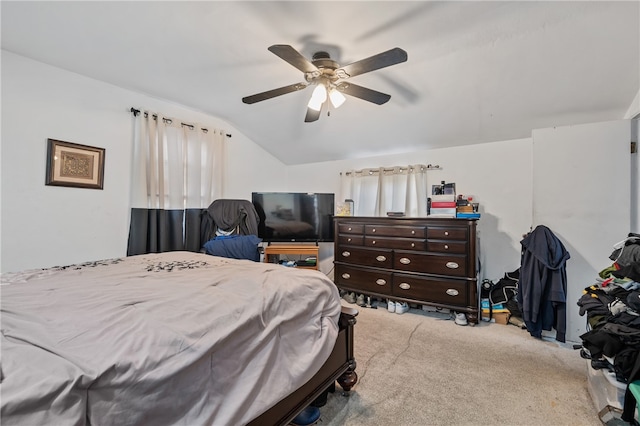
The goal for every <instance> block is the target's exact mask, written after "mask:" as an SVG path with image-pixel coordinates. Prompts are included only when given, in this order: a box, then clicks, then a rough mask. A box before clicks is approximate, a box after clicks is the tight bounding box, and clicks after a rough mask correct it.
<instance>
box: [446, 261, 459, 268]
mask: <svg viewBox="0 0 640 426" xmlns="http://www.w3.org/2000/svg"><path fill="white" fill-rule="evenodd" d="M446 266H447V268H449V269H458V268H459V267H460V265H458V264H457V263H456V262H447V265H446Z"/></svg>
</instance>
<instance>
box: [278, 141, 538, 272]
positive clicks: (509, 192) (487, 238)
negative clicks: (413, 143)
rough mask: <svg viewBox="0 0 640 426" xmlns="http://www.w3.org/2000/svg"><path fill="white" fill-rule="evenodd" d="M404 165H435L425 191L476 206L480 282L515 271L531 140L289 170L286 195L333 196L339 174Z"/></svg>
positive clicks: (527, 219)
mask: <svg viewBox="0 0 640 426" xmlns="http://www.w3.org/2000/svg"><path fill="white" fill-rule="evenodd" d="M407 164H433V165H436V164H437V165H439V166H440V167H442V170H433V171H429V172H428V175H427V180H428V183H427V185H428V187H430V186H431V184H435V183H439V182H440V181H441V180H445V181H447V182H455V183H456V191H457V192H458V193H459V194H465V195H473V196H474V197H475V199H476V200H477V201H478V202H479V203H480V212H481V214H482V218H481V220H480V221H479V222H478V230H479V235H480V239H481V247H484V248H485V249H483V250H481V262H482V271H481V276H482V277H486V278H490V279H493V280H496V279H498V278H500V277H502V276H503V275H504V273H505V272H507V271H513V270H515V269H517V268H518V266H519V264H520V240H521V239H522V235H523V234H525V233H526V232H528V231H529V228H530V226H531V184H532V181H531V177H532V169H531V168H532V164H531V139H518V140H511V141H504V142H492V143H486V144H480V145H471V146H465V147H456V148H449V149H437V150H424V151H418V152H413V153H410V154H397V155H390V156H383V157H369V158H365V159H358V160H345V161H335V162H326V163H314V164H305V165H300V166H292V167H289V169H288V173H289V175H288V178H287V180H288V181H289V182H290V184H289V187H288V188H287V189H288V190H302V191H315V192H330V191H331V192H335V191H336V189H335V188H340V172H345V171H348V170H352V169H355V170H357V169H361V168H367V167H380V166H395V165H407ZM317 176H322V179H318V178H317ZM336 197H337V199H339V195H338V194H336ZM489 248H490V249H489ZM332 256H333V247H332V246H327V247H324V246H323V247H321V251H320V257H321V259H326V258H330V257H332ZM320 266H321V269H322V270H323V271H325V269H324V268H323V263H321V264H320Z"/></svg>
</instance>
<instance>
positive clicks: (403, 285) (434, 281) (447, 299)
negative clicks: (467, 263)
mask: <svg viewBox="0 0 640 426" xmlns="http://www.w3.org/2000/svg"><path fill="white" fill-rule="evenodd" d="M473 284H475V281H466V280H450V279H446V278H443V279H438V278H426V277H419V276H414V275H407V274H394V276H393V288H392V291H391V292H392V294H393V295H394V296H396V297H404V298H407V299H418V300H428V301H429V302H434V303H443V304H447V305H456V306H463V307H466V306H467V305H468V304H469V302H468V300H469V299H468V297H469V289H468V288H469V285H473Z"/></svg>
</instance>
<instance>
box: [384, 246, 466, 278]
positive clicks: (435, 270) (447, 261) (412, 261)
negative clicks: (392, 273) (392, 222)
mask: <svg viewBox="0 0 640 426" xmlns="http://www.w3.org/2000/svg"><path fill="white" fill-rule="evenodd" d="M393 267H394V269H397V270H400V271H410V272H422V273H427V274H437V275H452V276H456V277H466V276H467V256H465V255H460V254H424V253H417V252H410V251H397V252H395V253H394V259H393Z"/></svg>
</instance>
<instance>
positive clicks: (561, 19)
mask: <svg viewBox="0 0 640 426" xmlns="http://www.w3.org/2000/svg"><path fill="white" fill-rule="evenodd" d="M1 14H2V48H3V49H6V50H8V51H11V52H14V53H17V54H20V55H23V56H26V57H29V58H33V59H35V60H38V61H42V62H44V63H47V64H51V65H54V66H57V67H60V68H63V69H66V70H69V71H73V72H75V73H78V74H83V75H86V76H89V77H92V78H95V79H98V80H102V81H105V82H108V83H112V84H115V85H117V86H121V87H124V88H127V89H131V90H135V91H138V92H142V93H146V94H149V95H152V96H154V97H158V98H162V99H167V100H170V101H172V102H175V103H179V104H182V105H185V106H187V107H190V108H193V109H197V110H201V111H204V112H206V113H209V114H211V115H214V116H216V117H220V118H221V119H224V120H226V121H228V122H229V123H230V124H231V125H233V126H234V127H235V128H236V129H238V130H239V131H240V132H242V133H243V134H245V135H246V136H247V137H248V138H250V139H251V140H253V141H254V142H256V143H257V144H259V145H261V146H262V147H263V148H264V149H266V150H267V151H269V152H270V153H272V154H273V155H274V156H276V157H278V158H279V159H281V160H282V161H283V162H284V163H286V164H302V163H308V162H317V161H327V160H337V159H347V158H357V157H366V156H372V155H383V154H388V153H398V152H410V151H415V150H420V149H433V148H441V147H448V146H459V145H467V144H474V143H482V142H489V141H500V140H509V139H518V138H524V137H530V136H531V130H532V129H537V128H544V127H551V126H556V125H558V126H560V125H570V124H580V123H588V122H597V121H606V120H615V119H621V118H624V116H625V114H626V113H627V111H628V110H629V108H630V106H631V104H632V102H633V100H634V98H635V97H636V94H637V93H638V91H639V89H640V68H639V64H640V42H639V41H640V33H639V32H640V24H639V23H640V9H639V2H638V1H623V2H612V1H603V2H595V1H589V2H573V1H568V2H567V1H553V2H538V1H531V2H522V1H512V2H508V1H497V2H459V1H449V2H436V1H409V2H400V1H390V2H384V1H355V2H342V1H322V2H311V1H281V2H275V1H259V2H248V1H232V2H222V1H197V2H182V1H178V2H166V1H160V2H152V1H141V2H115V1H112V2H108V1H105V2H96V1H85V2H78V1H73V2H57V1H53V2H52V1H44V2H10V1H2V2H1ZM273 44H289V45H291V46H293V47H294V48H295V49H297V50H298V51H300V52H301V53H302V54H303V55H305V56H306V57H309V58H310V57H311V55H312V54H313V53H314V52H316V51H318V50H325V51H328V52H329V53H330V54H331V56H332V58H333V59H335V60H336V61H338V63H340V64H342V65H346V64H348V63H351V62H355V61H357V60H360V59H364V58H366V57H369V56H372V55H375V54H377V53H380V52H382V51H385V50H388V49H391V48H394V47H401V48H402V49H404V50H406V51H407V53H408V56H409V59H408V61H407V62H405V63H402V64H398V65H395V66H392V67H388V68H384V69H381V70H377V71H374V72H371V73H367V74H363V75H359V76H355V77H353V79H352V82H353V83H355V84H358V85H361V86H365V87H368V88H371V89H374V90H377V91H380V92H384V93H388V94H390V95H391V100H390V101H389V102H388V103H386V104H384V105H381V106H378V105H374V104H371V103H369V102H365V101H363V100H360V99H357V98H352V97H349V98H348V99H347V102H346V103H345V104H344V105H343V106H342V107H340V109H337V110H334V111H331V115H330V116H329V117H328V116H326V115H323V116H322V117H321V118H320V120H318V121H316V122H314V123H304V122H303V120H304V116H305V113H306V104H307V102H308V99H309V97H310V96H311V91H312V89H311V88H307V89H305V90H302V91H299V92H294V93H290V94H287V95H283V96H280V97H277V98H273V99H270V100H267V101H263V102H259V103H256V104H253V105H246V104H244V103H242V102H241V99H242V98H243V97H244V96H248V95H252V94H255V93H259V92H263V91H266V90H270V89H275V88H278V87H282V86H286V85H289V84H293V83H297V82H302V81H304V78H303V75H302V72H300V71H299V70H297V69H296V68H294V67H293V66H291V65H290V64H288V63H286V62H285V61H283V60H282V59H280V58H279V57H277V56H276V55H274V54H272V53H271V52H269V51H268V50H267V48H268V47H269V46H270V45H273ZM636 102H637V100H636Z"/></svg>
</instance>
